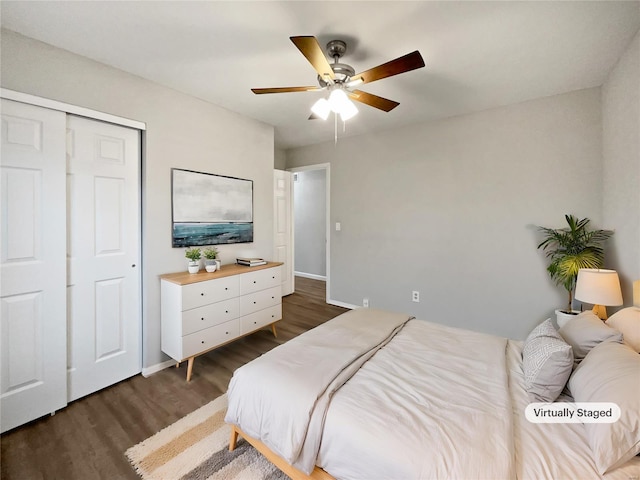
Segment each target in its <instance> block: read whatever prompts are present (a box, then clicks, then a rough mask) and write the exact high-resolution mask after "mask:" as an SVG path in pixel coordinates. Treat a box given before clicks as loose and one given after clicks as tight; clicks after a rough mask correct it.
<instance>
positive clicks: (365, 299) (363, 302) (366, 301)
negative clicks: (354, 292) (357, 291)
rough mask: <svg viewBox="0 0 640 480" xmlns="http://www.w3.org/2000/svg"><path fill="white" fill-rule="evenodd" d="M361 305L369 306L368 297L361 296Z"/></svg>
mask: <svg viewBox="0 0 640 480" xmlns="http://www.w3.org/2000/svg"><path fill="white" fill-rule="evenodd" d="M362 306H363V307H365V308H369V299H368V298H363V299H362Z"/></svg>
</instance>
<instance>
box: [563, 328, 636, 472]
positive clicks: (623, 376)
mask: <svg viewBox="0 0 640 480" xmlns="http://www.w3.org/2000/svg"><path fill="white" fill-rule="evenodd" d="M568 386H569V390H570V391H571V394H572V395H573V398H574V400H575V401H576V402H612V403H615V404H617V405H618V406H619V407H620V413H621V414H620V419H619V420H618V421H617V422H615V423H585V424H584V427H585V430H586V432H587V440H588V442H589V446H590V447H591V451H592V455H593V460H594V462H595V464H596V466H597V468H598V472H600V474H601V475H604V474H605V473H606V472H609V471H611V470H613V469H615V468H617V467H619V466H621V465H623V464H624V463H626V462H627V461H628V460H629V459H631V458H633V457H634V456H635V455H637V454H638V453H640V355H638V354H637V353H636V352H635V351H634V350H633V349H632V348H631V347H629V346H628V345H625V344H623V343H617V342H612V341H607V342H603V343H600V344H599V345H596V346H595V347H594V348H593V349H592V350H591V351H590V352H589V354H588V355H587V356H586V357H585V358H584V360H583V361H582V362H581V363H580V365H579V366H578V368H576V369H575V371H574V372H573V375H571V378H570V379H569V384H568Z"/></svg>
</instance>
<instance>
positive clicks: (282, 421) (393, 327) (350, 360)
mask: <svg viewBox="0 0 640 480" xmlns="http://www.w3.org/2000/svg"><path fill="white" fill-rule="evenodd" d="M409 318H410V317H409V316H408V315H404V314H399V313H394V312H385V311H382V310H373V309H371V310H369V309H366V310H365V309H361V310H352V311H350V312H347V313H345V314H343V315H340V316H339V317H337V318H334V319H333V320H331V321H330V322H327V323H325V324H323V325H320V326H319V327H316V328H314V329H313V330H310V331H308V332H306V333H304V334H302V335H300V336H298V337H296V338H294V339H293V340H290V341H289V342H287V343H286V344H285V345H281V346H280V347H279V348H275V349H273V350H271V351H270V352H267V353H266V354H264V355H263V356H261V357H259V358H257V359H256V360H254V361H252V362H249V363H248V364H246V365H243V366H242V367H240V368H239V369H238V370H236V371H235V372H234V374H233V378H232V379H231V383H230V384H229V390H228V392H227V395H228V400H229V406H228V409H227V414H226V416H225V421H226V422H227V423H232V424H234V425H237V426H238V427H240V429H241V430H242V431H244V432H245V433H246V434H247V435H250V436H252V437H254V438H257V439H260V440H261V441H262V442H263V443H264V444H265V445H267V446H268V447H269V448H270V449H271V450H272V451H273V452H275V453H276V454H278V455H279V456H280V457H282V458H284V459H285V460H286V461H287V462H289V463H290V464H291V465H294V466H295V467H296V468H298V469H300V470H302V471H303V472H305V473H307V474H308V473H310V472H311V471H312V470H313V468H314V466H315V462H316V457H317V455H318V449H319V448H320V440H321V438H322V428H323V422H324V418H325V412H326V409H327V407H328V405H329V402H330V399H331V396H332V394H333V392H335V391H336V390H337V389H339V388H340V387H341V386H342V385H343V384H344V382H346V381H347V380H349V378H351V376H352V375H353V374H354V373H355V372H356V371H357V370H358V369H359V368H360V366H361V365H362V364H363V363H364V362H366V361H367V360H368V359H369V358H370V357H371V356H372V355H374V354H375V353H376V351H377V350H378V349H379V348H381V347H383V346H384V345H385V344H386V343H387V342H388V341H390V340H391V339H392V338H393V337H394V335H395V333H396V332H397V331H398V330H400V329H401V328H402V327H403V326H404V324H405V323H406V322H407V321H408V320H409Z"/></svg>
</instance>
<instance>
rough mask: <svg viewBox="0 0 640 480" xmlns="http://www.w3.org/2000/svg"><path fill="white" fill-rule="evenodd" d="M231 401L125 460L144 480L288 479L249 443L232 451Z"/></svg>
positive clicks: (203, 411)
mask: <svg viewBox="0 0 640 480" xmlns="http://www.w3.org/2000/svg"><path fill="white" fill-rule="evenodd" d="M226 411H227V396H226V395H222V396H221V397H218V398H216V399H215V400H213V401H212V402H210V403H208V404H207V405H205V406H203V407H201V408H199V409H198V410H196V411H195V412H192V413H190V414H189V415H187V416H186V417H184V418H181V419H180V420H178V421H177V422H176V423H174V424H172V425H169V426H168V427H167V428H165V429H163V430H161V431H160V432H158V433H156V434H155V435H153V436H152V437H149V438H147V439H146V440H144V441H142V442H141V443H139V444H137V445H135V446H133V447H131V448H130V449H128V450H127V451H126V452H125V455H126V456H127V458H128V459H129V461H130V462H131V464H132V465H133V467H134V468H135V470H136V472H138V474H139V475H140V476H141V477H142V479H143V480H205V479H207V480H285V479H288V478H289V477H287V476H286V475H285V474H284V473H282V472H281V471H280V470H278V469H277V468H276V467H275V466H274V465H273V464H271V463H270V462H269V461H268V460H267V459H266V458H264V457H263V456H262V454H260V453H259V452H258V451H257V450H256V449H254V448H253V447H252V446H251V445H250V444H249V443H247V442H246V441H244V439H240V440H239V441H238V445H237V447H236V449H235V450H234V451H233V452H230V451H229V434H230V433H231V430H230V428H229V426H228V425H227V424H226V423H224V415H225V413H226Z"/></svg>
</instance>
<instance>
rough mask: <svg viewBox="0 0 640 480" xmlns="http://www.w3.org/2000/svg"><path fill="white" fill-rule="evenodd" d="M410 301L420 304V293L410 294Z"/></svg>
mask: <svg viewBox="0 0 640 480" xmlns="http://www.w3.org/2000/svg"><path fill="white" fill-rule="evenodd" d="M411 301H412V302H418V303H419V302H420V292H418V291H416V290H414V291H413V292H411Z"/></svg>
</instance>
